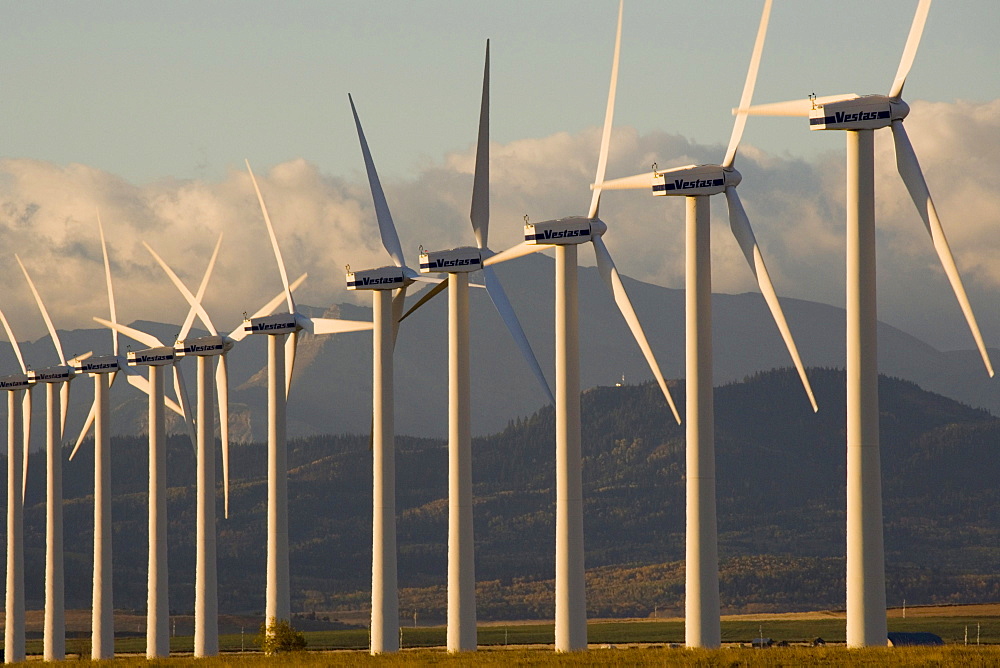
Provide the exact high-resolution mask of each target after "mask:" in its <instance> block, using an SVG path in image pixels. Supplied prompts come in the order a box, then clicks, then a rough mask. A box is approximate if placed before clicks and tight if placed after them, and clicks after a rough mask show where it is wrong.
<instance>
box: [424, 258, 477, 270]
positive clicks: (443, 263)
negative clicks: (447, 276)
mask: <svg viewBox="0 0 1000 668" xmlns="http://www.w3.org/2000/svg"><path fill="white" fill-rule="evenodd" d="M481 262H482V261H481V260H480V259H479V258H478V257H466V258H456V259H454V260H445V259H444V258H438V259H436V260H431V261H430V262H423V263H421V264H420V268H421V269H441V268H444V267H472V266H475V265H477V264H480V263H481Z"/></svg>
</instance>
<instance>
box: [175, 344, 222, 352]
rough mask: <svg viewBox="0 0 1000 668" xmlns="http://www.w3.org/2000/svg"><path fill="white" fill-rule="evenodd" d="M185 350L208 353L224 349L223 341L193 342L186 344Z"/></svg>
mask: <svg viewBox="0 0 1000 668" xmlns="http://www.w3.org/2000/svg"><path fill="white" fill-rule="evenodd" d="M183 350H184V352H186V353H208V352H212V351H213V350H222V344H221V343H213V344H209V345H200V344H197V343H191V344H188V345H185V346H184V348H183Z"/></svg>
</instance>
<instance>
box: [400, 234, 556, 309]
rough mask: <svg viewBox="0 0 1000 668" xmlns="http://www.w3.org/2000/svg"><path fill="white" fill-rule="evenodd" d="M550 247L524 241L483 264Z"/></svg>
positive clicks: (498, 262) (497, 262) (499, 261)
mask: <svg viewBox="0 0 1000 668" xmlns="http://www.w3.org/2000/svg"><path fill="white" fill-rule="evenodd" d="M548 248H552V244H527V243H524V242H523V241H522V242H521V243H519V244H517V245H516V246H511V247H510V248H508V249H507V250H503V251H500V252H499V253H496V254H495V255H491V256H489V257H488V258H486V259H485V260H483V266H484V267H489V266H490V265H494V264H500V263H501V262H506V261H507V260H516V259H517V258H519V257H524V256H525V255H531V254H532V253H537V252H538V251H543V250H546V249H548ZM411 310H412V309H411Z"/></svg>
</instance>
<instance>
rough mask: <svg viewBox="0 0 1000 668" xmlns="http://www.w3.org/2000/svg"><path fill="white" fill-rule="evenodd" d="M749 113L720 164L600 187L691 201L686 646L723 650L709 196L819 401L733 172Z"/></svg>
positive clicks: (762, 27) (765, 15)
mask: <svg viewBox="0 0 1000 668" xmlns="http://www.w3.org/2000/svg"><path fill="white" fill-rule="evenodd" d="M770 13H771V0H765V2H764V8H763V11H762V12H761V19H760V24H759V26H758V29H757V37H756V40H755V42H754V47H753V52H752V55H751V57H750V66H749V68H748V71H747V78H746V82H745V83H744V86H743V95H742V97H741V100H740V108H741V109H745V108H746V107H747V106H748V105H749V104H750V99H751V97H752V96H753V89H754V84H755V83H756V80H757V71H758V69H759V67H760V58H761V53H762V52H763V49H764V38H765V36H766V34H767V24H768V20H769V18H770ZM745 127H746V114H745V113H740V114H738V115H737V117H736V122H735V123H734V125H733V132H732V135H731V137H730V139H729V147H728V149H727V150H726V155H725V157H724V158H723V160H722V164H720V165H687V166H684V167H675V168H673V169H668V170H662V171H653V172H650V173H645V174H638V175H636V176H630V177H626V178H622V179H615V180H611V181H605V182H604V183H601V181H600V179H598V180H597V182H596V183H595V184H594V186H593V187H594V191H595V193H599V192H600V191H601V190H602V189H603V190H618V189H630V188H649V187H650V186H652V191H653V194H654V195H672V196H678V197H684V198H686V203H687V221H686V232H685V239H686V269H685V285H686V300H685V303H686V307H685V310H686V320H687V327H686V329H687V332H686V338H687V355H686V367H687V368H686V372H685V373H686V387H687V391H686V396H687V411H686V412H687V433H686V445H687V469H686V470H687V473H686V481H687V534H686V535H687V548H686V558H685V579H686V582H685V615H684V620H685V641H686V644H687V646H688V647H718V646H719V645H720V643H721V629H720V618H719V614H720V610H719V569H718V531H717V524H716V492H715V430H714V419H715V418H714V406H713V396H712V320H711V304H712V277H711V265H712V258H711V246H710V238H711V235H710V222H711V218H710V210H709V197H711V196H712V195H717V194H721V193H725V195H726V202H727V204H728V207H729V225H730V228H731V229H732V232H733V236H735V237H736V241H737V242H738V243H739V245H740V248H741V249H742V251H743V255H744V256H745V257H746V260H747V263H748V264H749V265H750V270H751V271H752V272H753V274H754V277H755V278H756V279H757V284H758V286H759V288H760V291H761V294H762V296H763V297H764V301H765V302H766V303H767V306H768V308H769V309H770V311H771V315H772V317H773V318H774V322H775V324H776V325H777V327H778V331H779V332H780V333H781V337H782V339H783V340H784V342H785V346H786V347H787V348H788V353H789V355H790V357H791V359H792V362H793V364H794V365H795V368H796V370H797V371H798V374H799V378H800V380H801V382H802V386H803V388H804V389H805V392H806V395H807V397H808V399H809V403H810V404H811V406H812V409H813V411H816V410H817V406H816V399H815V397H814V395H813V391H812V387H811V386H810V384H809V379H808V377H807V376H806V373H805V367H804V366H803V364H802V360H801V359H800V357H799V353H798V349H797V348H796V345H795V341H794V339H793V338H792V334H791V331H790V330H789V328H788V323H787V322H786V320H785V316H784V313H783V312H782V309H781V304H780V303H779V301H778V296H777V293H776V292H775V291H774V286H773V285H772V284H771V278H770V276H769V275H768V272H767V267H766V266H765V265H764V258H763V256H762V255H761V252H760V247H759V246H758V245H757V240H756V238H755V237H754V233H753V229H752V228H751V227H750V220H749V218H748V217H747V214H746V212H745V211H744V210H743V204H742V203H741V202H740V198H739V195H738V194H737V191H736V186H737V185H739V183H740V181H741V180H742V177H741V176H740V173H739V172H738V171H736V169H735V168H734V167H733V162H734V160H735V158H736V151H737V149H738V148H739V144H740V139H741V138H742V136H743V130H744V128H745Z"/></svg>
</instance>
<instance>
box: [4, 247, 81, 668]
mask: <svg viewBox="0 0 1000 668" xmlns="http://www.w3.org/2000/svg"><path fill="white" fill-rule="evenodd" d="M14 257H15V258H16V259H17V263H18V264H19V265H21V271H22V272H24V277H25V278H26V279H27V281H28V287H29V288H31V294H32V295H33V296H34V297H35V303H36V304H38V310H39V311H41V314H42V319H43V320H44V321H45V326H46V328H47V329H48V330H49V335H50V336H51V337H52V345H54V346H55V349H56V353H58V355H59V362H60V364H59V365H56V366H51V367H47V368H44V369H39V370H30V371H28V380H29V382H32V383H45V409H46V418H45V427H46V428H45V431H46V436H45V461H46V480H45V621H44V628H43V632H42V633H43V638H42V657H43V658H44V660H46V661H61V660H62V659H64V658H66V594H65V571H64V568H63V509H62V500H63V499H62V496H63V495H62V436H63V431H64V428H65V426H66V410H67V408H68V406H69V384H70V382H71V381H72V380H73V378H74V377H75V376H76V370H75V369H74V368H73V366H72V364H73V363H75V362H77V361H79V360H82V359H86V358H87V357H89V356H90V353H85V354H84V355H79V356H77V357H75V358H73V359H71V360H69V361H68V362H67V360H66V356H65V355H64V354H63V348H62V343H61V342H60V341H59V334H58V333H56V329H55V327H54V326H53V325H52V320H51V318H49V313H48V311H47V310H46V309H45V304H43V303H42V298H41V296H40V295H39V294H38V290H37V289H36V288H35V283H34V282H33V281H32V280H31V276H30V275H29V274H28V270H27V269H26V268H25V266H24V263H23V262H21V258H20V257H18V256H17V255H14ZM57 386H58V388H59V389H58V391H57V389H56V387H57ZM60 406H61V408H60Z"/></svg>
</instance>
